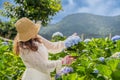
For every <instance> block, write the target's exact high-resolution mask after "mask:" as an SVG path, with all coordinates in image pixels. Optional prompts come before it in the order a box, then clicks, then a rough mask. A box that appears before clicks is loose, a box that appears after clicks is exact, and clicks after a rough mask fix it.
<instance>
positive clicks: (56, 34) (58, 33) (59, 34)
mask: <svg viewBox="0 0 120 80" xmlns="http://www.w3.org/2000/svg"><path fill="white" fill-rule="evenodd" d="M55 36H61V37H63V34H62V33H61V32H55V33H53V35H52V37H55Z"/></svg>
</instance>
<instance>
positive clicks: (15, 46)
mask: <svg viewBox="0 0 120 80" xmlns="http://www.w3.org/2000/svg"><path fill="white" fill-rule="evenodd" d="M35 42H39V43H42V41H41V39H40V38H39V37H38V36H37V37H36V38H33V39H30V40H28V41H26V42H23V41H20V42H18V41H17V38H16V37H15V39H14V44H13V52H14V53H15V54H16V55H19V53H20V48H22V49H30V50H32V51H37V50H38V46H37V45H36V44H35Z"/></svg>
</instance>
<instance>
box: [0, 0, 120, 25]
mask: <svg viewBox="0 0 120 80" xmlns="http://www.w3.org/2000/svg"><path fill="white" fill-rule="evenodd" d="M3 1H5V0H0V7H2V5H1V3H2V2H3ZM6 1H12V0H6ZM61 1H62V7H63V10H62V11H60V12H59V13H58V14H57V15H56V16H54V17H53V20H52V21H51V23H56V22H59V21H60V20H61V19H62V18H64V17H65V16H67V15H70V14H75V13H91V14H96V15H102V16H116V15H120V0H61Z"/></svg>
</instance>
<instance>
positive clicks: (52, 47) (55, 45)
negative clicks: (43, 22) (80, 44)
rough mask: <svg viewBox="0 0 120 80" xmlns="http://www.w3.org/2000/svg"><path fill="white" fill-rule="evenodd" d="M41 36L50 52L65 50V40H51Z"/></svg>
mask: <svg viewBox="0 0 120 80" xmlns="http://www.w3.org/2000/svg"><path fill="white" fill-rule="evenodd" d="M40 38H41V39H42V42H43V44H44V45H45V47H46V48H47V49H48V52H50V53H53V54H55V53H59V52H61V51H63V49H65V48H66V47H65V44H64V41H59V42H50V41H48V40H47V39H45V38H43V37H41V36H40Z"/></svg>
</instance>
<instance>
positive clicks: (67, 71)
mask: <svg viewBox="0 0 120 80" xmlns="http://www.w3.org/2000/svg"><path fill="white" fill-rule="evenodd" d="M61 72H62V73H63V74H68V73H70V72H73V68H72V67H63V68H62V69H61Z"/></svg>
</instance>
